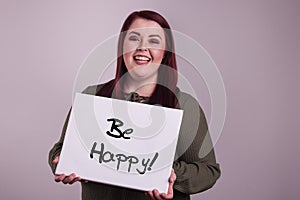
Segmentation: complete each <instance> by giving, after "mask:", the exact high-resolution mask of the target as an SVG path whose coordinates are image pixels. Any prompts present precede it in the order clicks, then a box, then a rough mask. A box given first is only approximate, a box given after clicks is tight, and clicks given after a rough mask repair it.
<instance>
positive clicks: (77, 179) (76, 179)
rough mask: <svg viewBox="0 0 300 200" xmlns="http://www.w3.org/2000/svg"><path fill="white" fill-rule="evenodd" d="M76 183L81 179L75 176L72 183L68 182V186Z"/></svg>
mask: <svg viewBox="0 0 300 200" xmlns="http://www.w3.org/2000/svg"><path fill="white" fill-rule="evenodd" d="M77 181H81V178H80V177H79V176H77V177H76V178H74V179H73V180H72V181H70V182H69V184H70V185H71V184H73V183H75V182H77Z"/></svg>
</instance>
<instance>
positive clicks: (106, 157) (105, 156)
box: [90, 142, 159, 174]
mask: <svg viewBox="0 0 300 200" xmlns="http://www.w3.org/2000/svg"><path fill="white" fill-rule="evenodd" d="M158 155H159V154H158V153H157V152H156V153H155V155H154V157H153V158H152V159H151V158H143V159H142V160H141V162H140V160H139V158H138V157H136V156H133V155H129V156H127V155H125V154H122V153H118V154H115V153H112V152H110V151H109V150H105V146H104V144H103V143H101V144H100V150H97V142H94V144H93V147H92V148H91V151H90V158H91V159H93V158H94V156H99V157H98V158H99V160H98V161H99V163H100V164H102V163H109V162H116V169H117V170H119V169H120V166H121V165H125V167H126V165H127V172H130V171H131V169H132V166H133V165H137V166H136V167H138V165H141V166H142V167H143V170H139V169H138V168H136V171H137V172H138V173H139V174H145V173H146V171H151V170H152V169H151V167H152V166H153V164H154V163H155V161H156V160H157V158H158ZM150 161H151V162H150Z"/></svg>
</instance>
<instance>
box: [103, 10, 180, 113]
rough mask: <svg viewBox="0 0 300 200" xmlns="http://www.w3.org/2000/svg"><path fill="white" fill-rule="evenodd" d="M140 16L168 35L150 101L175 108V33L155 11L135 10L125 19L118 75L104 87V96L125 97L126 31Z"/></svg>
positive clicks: (121, 37) (118, 60) (119, 43)
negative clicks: (123, 85) (124, 48)
mask: <svg viewBox="0 0 300 200" xmlns="http://www.w3.org/2000/svg"><path fill="white" fill-rule="evenodd" d="M138 18H142V19H146V20H151V21H155V22H156V23H158V24H159V25H160V26H161V27H162V28H163V29H164V32H165V36H166V49H165V56H164V58H163V60H162V62H161V66H160V67H159V69H158V80H157V84H156V87H155V89H154V91H153V93H152V95H151V97H150V99H149V103H150V104H160V105H162V106H166V107H172V108H175V107H176V104H177V98H176V96H175V94H174V93H175V90H176V85H177V79H178V73H177V65H176V57H175V53H174V52H175V49H174V40H173V35H172V32H171V27H170V26H169V24H168V22H167V21H166V19H165V18H164V17H163V16H161V15H160V14H158V13H156V12H154V11H149V10H143V11H135V12H133V13H131V14H130V15H129V16H128V17H127V18H126V20H125V21H124V23H123V26H122V28H121V33H120V35H119V41H118V59H117V70H116V76H115V79H114V81H113V82H110V84H109V85H110V86H109V87H104V88H103V91H102V93H105V94H104V96H109V95H110V96H113V97H116V98H123V97H122V96H123V93H122V90H121V88H122V87H121V81H120V80H121V77H122V76H123V75H124V74H125V73H126V72H127V68H126V65H125V62H124V59H123V43H124V38H125V35H126V31H128V29H129V27H130V26H131V24H132V23H133V22H134V20H136V19H138ZM162 66H163V67H162ZM112 89H113V91H112ZM104 90H106V91H104Z"/></svg>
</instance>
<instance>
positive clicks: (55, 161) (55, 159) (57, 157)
mask: <svg viewBox="0 0 300 200" xmlns="http://www.w3.org/2000/svg"><path fill="white" fill-rule="evenodd" d="M58 161H59V156H56V157H55V158H54V160H53V161H52V163H53V164H57V163H58Z"/></svg>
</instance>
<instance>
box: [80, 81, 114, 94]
mask: <svg viewBox="0 0 300 200" xmlns="http://www.w3.org/2000/svg"><path fill="white" fill-rule="evenodd" d="M113 84H114V79H113V80H110V81H108V82H106V83H102V84H97V85H90V86H88V87H87V88H85V89H84V90H83V91H82V93H83V94H90V95H99V96H103V95H101V90H102V89H103V90H107V89H110V88H113ZM105 96H106V95H105Z"/></svg>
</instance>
